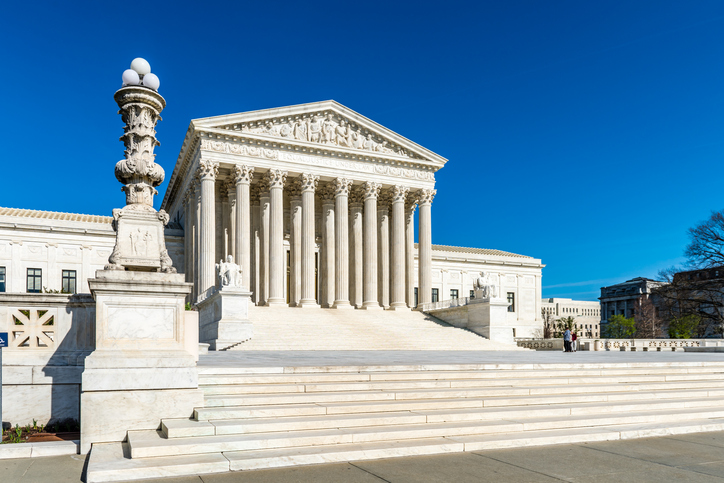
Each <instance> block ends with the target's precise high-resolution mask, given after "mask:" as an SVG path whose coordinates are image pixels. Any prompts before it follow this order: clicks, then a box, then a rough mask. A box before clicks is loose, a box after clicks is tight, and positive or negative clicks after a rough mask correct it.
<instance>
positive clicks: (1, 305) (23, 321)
mask: <svg viewBox="0 0 724 483" xmlns="http://www.w3.org/2000/svg"><path fill="white" fill-rule="evenodd" d="M0 332H7V333H8V338H9V339H10V340H9V341H8V342H9V343H8V347H7V348H6V349H4V351H5V353H6V355H7V356H9V357H10V358H11V359H15V358H16V357H24V356H23V355H27V356H30V355H32V354H35V355H37V356H40V359H38V361H40V360H46V359H47V360H50V358H55V359H56V360H57V359H58V356H60V357H61V358H65V359H68V360H67V361H66V363H70V364H75V363H76V361H77V360H78V358H79V357H80V358H81V360H82V358H83V357H85V355H87V354H89V353H90V352H91V351H93V349H94V348H95V302H94V300H93V297H91V295H90V294H87V295H86V294H81V295H69V294H25V293H21V294H15V293H3V294H0ZM40 354H43V355H42V356H41V355H40ZM61 354H62V355H61ZM35 355H33V356H32V357H33V358H34V359H37V357H36V356H35ZM8 360H10V359H8ZM6 362H7V361H6Z"/></svg>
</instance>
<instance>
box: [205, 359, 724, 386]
mask: <svg viewBox="0 0 724 483" xmlns="http://www.w3.org/2000/svg"><path fill="white" fill-rule="evenodd" d="M559 371H560V372H559ZM320 373H322V374H327V375H331V376H335V375H337V374H361V375H363V376H369V377H370V378H371V379H370V380H376V379H377V378H383V379H385V378H388V377H393V378H405V379H408V378H411V379H414V378H429V376H428V374H433V373H436V374H440V375H441V376H442V377H443V378H448V379H449V378H453V377H457V376H456V374H459V375H460V376H459V377H463V378H466V377H468V374H473V375H474V377H493V378H496V377H500V376H505V375H512V374H514V373H515V374H523V377H537V376H540V377H544V376H545V375H546V374H557V375H559V376H560V375H564V376H565V375H567V376H573V375H625V374H644V375H645V374H662V373H663V374H695V373H701V374H706V373H724V362H715V361H713V362H708V363H706V364H704V363H697V362H682V361H672V362H651V363H646V362H642V363H639V362H617V363H601V362H592V363H583V362H581V363H550V364H545V365H544V366H541V365H539V364H530V363H520V364H489V363H488V364H403V365H349V366H286V367H280V366H259V367H244V366H204V365H200V366H199V380H203V379H204V378H205V377H208V376H214V375H245V376H251V375H257V376H262V377H263V376H272V377H286V376H291V377H293V376H295V375H305V376H310V375H316V374H320ZM258 382H270V381H266V380H260V381H258ZM290 382H293V381H290Z"/></svg>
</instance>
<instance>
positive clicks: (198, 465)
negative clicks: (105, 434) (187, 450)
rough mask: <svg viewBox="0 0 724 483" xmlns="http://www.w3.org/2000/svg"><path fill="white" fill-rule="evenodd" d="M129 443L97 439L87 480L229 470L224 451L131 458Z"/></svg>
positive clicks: (96, 482) (96, 481)
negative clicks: (126, 446)
mask: <svg viewBox="0 0 724 483" xmlns="http://www.w3.org/2000/svg"><path fill="white" fill-rule="evenodd" d="M126 444H127V443H95V444H93V447H92V449H91V452H90V457H89V459H88V468H87V470H86V483H105V482H111V481H128V480H141V479H147V478H162V477H174V476H175V477H178V476H187V475H199V474H209V473H224V472H227V471H229V460H228V459H227V458H226V457H225V456H224V455H223V454H221V453H216V454H214V453H210V454H199V455H184V456H166V457H162V458H142V459H132V458H130V456H129V454H128V450H127V449H126V451H124V445H126Z"/></svg>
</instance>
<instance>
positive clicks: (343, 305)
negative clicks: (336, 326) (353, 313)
mask: <svg viewBox="0 0 724 483" xmlns="http://www.w3.org/2000/svg"><path fill="white" fill-rule="evenodd" d="M330 308H332V309H340V310H348V309H349V310H351V309H354V307H353V306H352V305H351V304H350V303H349V300H335V301H334V305H333V306H332V307H330Z"/></svg>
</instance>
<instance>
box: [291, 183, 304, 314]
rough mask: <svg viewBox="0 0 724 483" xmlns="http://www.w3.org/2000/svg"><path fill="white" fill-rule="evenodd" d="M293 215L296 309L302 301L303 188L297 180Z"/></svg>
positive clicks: (292, 271)
mask: <svg viewBox="0 0 724 483" xmlns="http://www.w3.org/2000/svg"><path fill="white" fill-rule="evenodd" d="M289 195H290V205H291V213H290V220H289V227H290V229H289V235H290V236H289V248H290V257H289V258H290V267H289V269H290V272H291V273H290V277H289V285H290V287H289V295H290V296H289V305H290V306H292V307H296V306H297V305H299V303H300V301H301V300H302V217H303V216H304V215H303V214H302V186H301V180H299V179H295V180H294V181H293V182H292V183H291V186H290V193H289Z"/></svg>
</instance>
